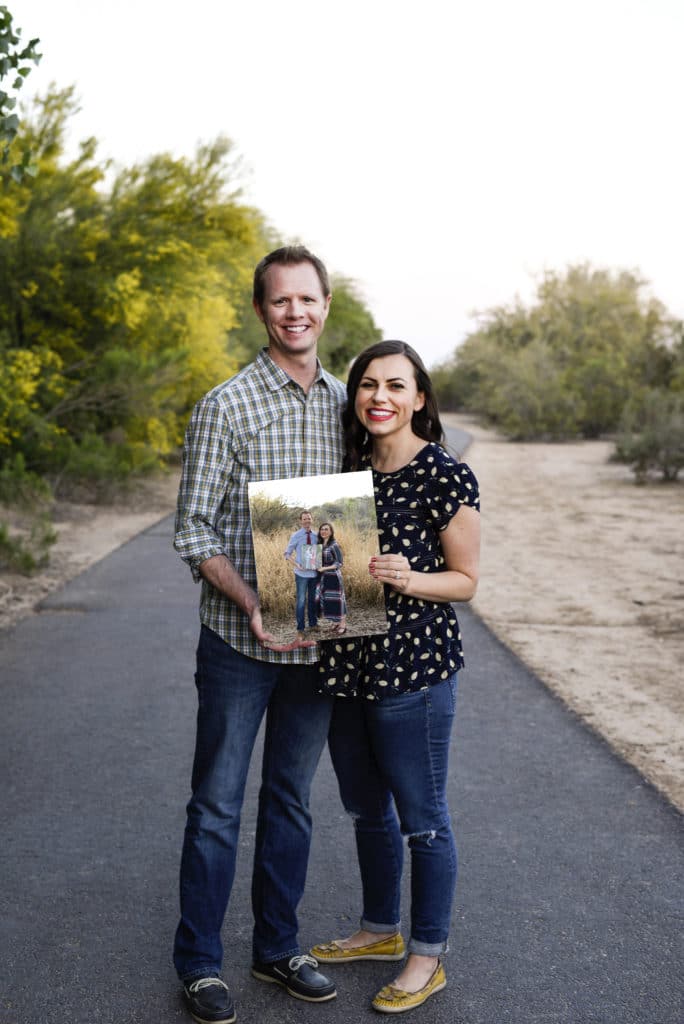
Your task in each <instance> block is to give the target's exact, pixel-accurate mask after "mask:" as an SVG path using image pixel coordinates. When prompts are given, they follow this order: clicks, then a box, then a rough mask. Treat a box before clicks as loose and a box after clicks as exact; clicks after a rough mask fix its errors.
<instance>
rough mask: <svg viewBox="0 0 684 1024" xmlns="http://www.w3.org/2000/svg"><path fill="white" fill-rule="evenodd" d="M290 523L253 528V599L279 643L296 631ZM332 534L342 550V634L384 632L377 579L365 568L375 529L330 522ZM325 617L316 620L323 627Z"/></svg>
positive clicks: (372, 550)
mask: <svg viewBox="0 0 684 1024" xmlns="http://www.w3.org/2000/svg"><path fill="white" fill-rule="evenodd" d="M291 536H292V529H291V528H290V529H278V530H270V531H269V532H268V533H264V532H263V531H261V530H255V532H254V535H253V542H254V554H255V557H256V568H257V581H258V589H259V599H260V602H261V610H262V614H263V618H264V625H265V626H266V628H267V629H268V630H269V632H271V633H273V635H274V636H276V638H277V639H278V641H279V642H280V643H288V642H289V641H290V640H293V639H294V638H295V636H296V633H297V628H296V622H295V581H294V572H293V569H292V566H291V565H290V564H289V563H288V562H287V561H286V560H285V557H284V556H285V549H286V547H287V544H288V541H289V539H290V537H291ZM335 540H336V542H337V543H338V544H339V546H340V549H341V551H342V557H343V559H344V563H343V565H342V580H343V583H344V592H345V595H346V598H347V635H348V636H359V635H363V636H366V635H369V634H371V633H384V632H386V630H387V618H386V615H385V601H384V596H383V589H382V584H380V583H378V582H377V581H376V580H374V579H373V578H372V577H371V575H370V573H369V572H368V562H369V560H370V557H371V555H374V554H378V534H377V531H376V530H359V529H358V528H357V527H356V526H354V525H352V524H342V523H339V524H337V523H336V524H335ZM325 625H326V624H325V621H324V622H323V623H322V626H323V629H324V630H325Z"/></svg>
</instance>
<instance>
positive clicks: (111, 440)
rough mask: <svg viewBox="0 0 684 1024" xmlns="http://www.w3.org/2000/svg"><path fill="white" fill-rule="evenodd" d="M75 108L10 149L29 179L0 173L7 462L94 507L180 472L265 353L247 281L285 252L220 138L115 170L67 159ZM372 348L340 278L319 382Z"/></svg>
mask: <svg viewBox="0 0 684 1024" xmlns="http://www.w3.org/2000/svg"><path fill="white" fill-rule="evenodd" d="M75 110H76V100H75V97H74V94H73V90H72V89H66V90H61V91H59V90H54V91H51V92H50V94H49V95H47V96H45V97H43V98H41V99H39V100H37V101H36V103H35V105H34V107H33V110H32V112H31V113H30V114H29V115H28V116H27V117H26V118H25V120H24V122H23V123H22V125H21V127H20V129H19V131H18V134H17V137H16V139H15V141H14V142H13V143H12V145H13V146H14V145H16V146H18V147H21V149H22V151H23V149H24V148H26V149H28V150H30V152H31V154H32V159H33V161H34V163H35V166H36V168H37V175H36V177H35V179H31V180H29V179H28V178H24V179H22V180H20V181H17V180H15V178H14V177H13V176H12V174H11V171H10V167H9V163H8V165H7V167H4V168H2V169H0V181H1V189H0V459H1V460H2V465H3V466H4V467H6V468H7V467H12V466H14V467H15V471H16V473H17V475H25V474H26V473H32V474H36V475H37V476H38V477H40V478H41V479H44V480H46V481H47V482H48V483H49V485H50V487H51V488H52V490H53V493H55V494H57V495H70V494H71V493H73V492H74V489H76V490H83V491H89V493H90V494H91V496H94V497H96V498H97V497H98V496H101V495H105V496H106V495H107V494H108V493H110V492H111V489H112V487H114V486H116V485H120V484H122V483H123V482H125V480H127V479H129V478H130V477H131V475H135V474H137V473H142V472H146V471H148V470H150V469H152V468H154V467H158V466H159V465H160V464H162V463H163V462H164V460H166V459H168V458H170V457H173V456H174V455H175V454H176V453H177V451H178V447H179V445H180V443H181V440H182V435H183V430H184V427H185V423H186V421H187V418H188V414H189V412H190V410H191V408H192V406H193V404H194V403H195V401H196V400H197V399H198V398H199V397H200V396H201V395H202V394H203V393H204V392H205V391H207V390H208V389H209V388H211V387H213V386H214V385H215V384H217V383H219V382H220V381H221V380H224V379H225V378H227V377H230V376H231V375H232V374H234V373H235V372H236V371H237V370H239V369H240V367H242V366H244V365H245V364H246V363H247V362H249V361H250V360H251V359H253V357H254V355H255V354H256V352H257V350H258V349H259V348H260V347H261V346H262V345H263V344H264V342H265V336H264V332H263V326H262V325H261V324H260V323H259V322H258V320H257V318H256V317H255V315H254V312H253V310H252V306H251V285H252V274H253V270H254V267H255V265H256V263H257V262H258V261H259V259H261V257H262V256H263V255H264V254H265V253H266V252H268V251H269V250H270V249H271V248H273V247H275V246H277V245H279V244H281V240H280V239H278V237H277V236H276V234H275V232H274V231H273V230H272V228H270V226H269V225H268V223H267V221H266V219H265V217H264V215H263V214H262V213H261V212H260V211H259V210H257V209H254V208H253V207H250V206H248V205H245V204H244V203H243V202H242V201H241V199H240V190H239V176H240V168H239V162H238V161H237V160H236V159H235V157H234V154H233V151H232V146H231V143H230V141H229V140H228V139H225V138H219V139H216V140H215V141H214V142H213V143H211V144H208V145H205V146H201V147H199V148H198V150H197V152H196V153H195V155H194V157H193V158H192V159H186V158H175V157H172V156H170V155H168V154H159V155H156V156H153V157H150V158H149V159H148V160H146V161H145V162H144V163H141V164H138V165H135V166H133V167H126V168H123V169H116V168H113V167H110V166H107V165H105V164H102V163H100V162H98V158H97V143H96V140H95V139H87V140H85V141H83V142H82V143H81V145H80V148H79V151H78V155H77V156H76V157H72V158H69V159H67V157H66V155H65V134H66V129H67V125H68V120H69V118H70V117H71V116H72V115H73V114H74V112H75ZM379 337H380V332H379V331H378V330H377V328H376V327H375V324H374V323H373V319H372V316H371V314H370V313H369V312H368V310H367V309H366V307H365V305H364V303H363V300H362V299H361V298H360V297H359V295H358V294H357V292H356V290H355V286H354V284H353V282H352V281H350V280H348V279H345V278H337V279H335V281H334V299H333V305H332V309H331V313H330V316H329V318H328V325H327V331H326V335H325V342H324V345H323V346H322V350H321V356H322V359H323V361H324V363H325V365H326V367H327V368H328V369H330V370H331V371H332V372H333V373H337V374H340V375H342V376H345V375H346V368H347V365H348V363H349V361H350V359H351V358H352V357H353V356H354V354H355V353H356V352H357V351H359V350H360V349H361V348H363V347H364V346H365V345H367V344H369V343H370V342H371V341H375V340H377V339H378V338H379ZM19 457H20V459H19Z"/></svg>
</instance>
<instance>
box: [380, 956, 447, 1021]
mask: <svg viewBox="0 0 684 1024" xmlns="http://www.w3.org/2000/svg"><path fill="white" fill-rule="evenodd" d="M445 986H446V974H445V973H444V967H443V966H442V963H441V961H439V962H438V963H437V966H436V967H435V969H434V971H433V972H432V974H431V975H430V978H429V979H428V981H427V983H426V984H425V985H423V987H422V988H419V989H418V991H417V992H404V991H403V989H400V988H395V987H394V985H385V987H384V988H381V989H380V991H379V992H378V994H377V995H376V997H375V999H374V1000H373V1002H372V1003H371V1006H372V1007H373V1009H374V1010H379V1011H380V1013H404V1011H405V1010H413V1009H414V1008H415V1007H416V1006H422V1004H423V1003H424V1002H425V1001H426V1000H427V999H429V998H430V996H433V995H434V994H435V992H441V990H442V989H443V988H444V987H445Z"/></svg>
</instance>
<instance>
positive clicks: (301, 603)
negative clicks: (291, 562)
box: [295, 573, 318, 629]
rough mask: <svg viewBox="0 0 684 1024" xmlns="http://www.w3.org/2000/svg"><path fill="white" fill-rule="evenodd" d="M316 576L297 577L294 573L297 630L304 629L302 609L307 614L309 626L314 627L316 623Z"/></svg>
mask: <svg viewBox="0 0 684 1024" xmlns="http://www.w3.org/2000/svg"><path fill="white" fill-rule="evenodd" d="M317 583H318V578H317V577H316V576H297V574H296V573H295V584H296V587H297V607H296V615H297V629H304V609H305V608H306V609H307V610H308V613H309V625H310V626H315V625H316V623H317V622H318V615H317V614H316V584H317Z"/></svg>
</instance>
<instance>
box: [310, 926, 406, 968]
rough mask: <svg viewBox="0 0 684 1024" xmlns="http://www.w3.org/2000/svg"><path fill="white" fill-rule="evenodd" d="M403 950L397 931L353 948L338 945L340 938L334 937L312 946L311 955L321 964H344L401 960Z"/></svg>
mask: <svg viewBox="0 0 684 1024" xmlns="http://www.w3.org/2000/svg"><path fill="white" fill-rule="evenodd" d="M405 952H406V947H405V946H404V940H403V938H402V937H401V935H399V933H397V934H396V935H391V936H390V938H389V939H380V940H379V941H378V942H370V943H369V944H368V945H367V946H356V948H355V949H345V948H344V946H340V940H339V939H336V940H335V941H334V942H326V943H322V944H321V945H320V946H313V947H312V949H311V956H315V957H316V959H317V960H318V961H319V962H320V963H323V964H344V963H347V962H348V961H350V960H403V959H404V954H405Z"/></svg>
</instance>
